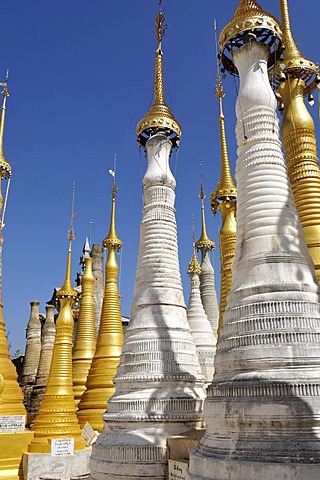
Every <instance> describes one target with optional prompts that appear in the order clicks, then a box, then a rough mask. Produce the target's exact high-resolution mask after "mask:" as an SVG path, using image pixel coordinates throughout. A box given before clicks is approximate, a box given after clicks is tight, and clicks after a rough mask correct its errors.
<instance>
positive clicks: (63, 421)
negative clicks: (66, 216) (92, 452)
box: [28, 226, 85, 453]
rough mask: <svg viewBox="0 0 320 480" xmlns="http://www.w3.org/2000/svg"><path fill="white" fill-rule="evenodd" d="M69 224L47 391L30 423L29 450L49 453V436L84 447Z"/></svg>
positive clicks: (71, 234)
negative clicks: (76, 387) (76, 392)
mask: <svg viewBox="0 0 320 480" xmlns="http://www.w3.org/2000/svg"><path fill="white" fill-rule="evenodd" d="M73 238H74V237H73V230H72V226H71V228H70V232H69V240H70V243H69V250H68V261H67V269H66V276H65V280H64V283H63V285H62V287H61V289H60V290H58V292H57V299H58V301H59V303H60V311H59V315H58V318H57V321H56V337H55V342H54V348H53V355H52V363H51V369H50V375H49V380H48V385H47V389H46V392H45V394H44V396H43V400H42V403H41V406H40V409H39V413H38V415H37V417H36V419H35V421H34V424H33V425H32V430H33V431H34V439H33V441H32V442H31V443H30V445H29V449H28V451H29V452H31V453H49V452H50V451H51V439H53V438H74V439H75V442H74V449H75V450H82V449H84V448H85V443H84V440H83V438H82V436H81V429H80V426H79V423H78V419H77V415H76V406H75V402H74V396H73V382H72V336H73V326H74V320H73V315H72V310H71V305H72V302H73V301H74V300H75V298H76V297H77V292H76V290H75V289H74V288H73V287H72V284H71V275H70V272H71V244H72V240H73Z"/></svg>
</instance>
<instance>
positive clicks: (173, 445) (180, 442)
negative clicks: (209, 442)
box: [167, 428, 206, 461]
mask: <svg viewBox="0 0 320 480" xmlns="http://www.w3.org/2000/svg"><path fill="white" fill-rule="evenodd" d="M205 431H206V429H205V428H201V429H200V428H199V429H197V430H192V431H190V432H186V433H185V434H184V435H174V436H173V437H168V438H167V445H168V449H169V459H170V460H183V461H184V460H187V461H189V453H190V450H191V449H195V448H197V446H198V443H199V442H200V440H201V437H202V436H203V434H204V433H205Z"/></svg>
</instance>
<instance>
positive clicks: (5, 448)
mask: <svg viewBox="0 0 320 480" xmlns="http://www.w3.org/2000/svg"><path fill="white" fill-rule="evenodd" d="M33 437H34V433H33V432H13V433H1V434H0V445H1V448H0V480H18V479H22V468H21V463H22V456H23V454H24V452H26V451H27V450H28V445H29V443H30V442H31V440H32V439H33Z"/></svg>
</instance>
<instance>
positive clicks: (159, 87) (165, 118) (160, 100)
mask: <svg viewBox="0 0 320 480" xmlns="http://www.w3.org/2000/svg"><path fill="white" fill-rule="evenodd" d="M159 6H160V8H159V12H158V14H157V16H156V19H155V23H154V27H155V30H154V34H155V36H156V39H157V50H156V59H155V66H154V86H153V104H152V106H151V108H150V110H149V111H148V112H147V113H146V115H145V116H144V117H143V119H142V120H141V121H140V122H139V123H138V125H137V139H138V143H139V145H142V146H145V144H146V141H147V140H148V138H150V136H151V135H153V134H155V133H156V132H158V131H162V132H164V133H165V135H166V136H167V137H169V138H170V140H171V142H172V146H173V147H178V146H179V141H180V137H181V126H180V124H179V123H178V122H177V120H176V119H175V117H174V116H173V114H172V113H171V111H170V109H169V107H168V105H167V104H166V101H165V98H164V81H163V59H162V57H163V52H162V40H163V37H164V36H165V33H166V30H167V25H166V23H165V17H164V15H163V13H162V2H159Z"/></svg>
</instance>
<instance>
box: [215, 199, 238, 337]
mask: <svg viewBox="0 0 320 480" xmlns="http://www.w3.org/2000/svg"><path fill="white" fill-rule="evenodd" d="M236 208H237V202H236V201H235V200H233V201H231V200H225V201H223V202H221V203H220V204H219V206H218V209H219V210H220V212H221V215H222V227H221V230H220V234H219V239H220V262H221V270H220V276H221V280H220V312H219V324H218V331H217V341H218V340H219V337H220V330H221V327H222V324H223V314H224V311H225V309H226V305H227V297H228V295H229V293H230V290H231V283H232V265H233V261H234V253H235V248H236V238H237V234H236V230H237V221H236Z"/></svg>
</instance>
